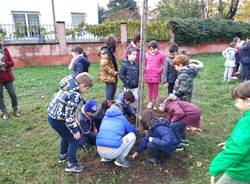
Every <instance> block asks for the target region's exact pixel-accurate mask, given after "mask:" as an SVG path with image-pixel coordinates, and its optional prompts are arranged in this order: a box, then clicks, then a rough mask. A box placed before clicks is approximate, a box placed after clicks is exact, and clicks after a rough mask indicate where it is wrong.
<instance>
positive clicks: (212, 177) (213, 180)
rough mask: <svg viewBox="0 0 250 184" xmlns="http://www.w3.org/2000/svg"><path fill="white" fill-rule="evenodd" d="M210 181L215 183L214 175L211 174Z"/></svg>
mask: <svg viewBox="0 0 250 184" xmlns="http://www.w3.org/2000/svg"><path fill="white" fill-rule="evenodd" d="M210 182H211V184H215V177H214V176H211V178H210Z"/></svg>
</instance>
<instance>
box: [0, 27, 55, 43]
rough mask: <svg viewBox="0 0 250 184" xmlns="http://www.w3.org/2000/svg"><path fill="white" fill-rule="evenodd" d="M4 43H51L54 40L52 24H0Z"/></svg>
mask: <svg viewBox="0 0 250 184" xmlns="http://www.w3.org/2000/svg"><path fill="white" fill-rule="evenodd" d="M0 32H2V33H3V34H4V35H5V39H4V41H5V43H11V44H12V43H13V44H18V43H40V44H42V43H53V42H56V34H55V30H54V25H28V26H27V25H24V24H0Z"/></svg>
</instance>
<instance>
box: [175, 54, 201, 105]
mask: <svg viewBox="0 0 250 184" xmlns="http://www.w3.org/2000/svg"><path fill="white" fill-rule="evenodd" d="M172 63H173V65H174V67H175V69H176V70H177V71H178V72H179V74H178V77H177V79H176V81H175V84H174V91H173V94H174V95H176V96H177V97H178V98H180V99H181V100H184V101H189V102H190V101H191V99H192V93H193V84H194V78H195V77H196V76H197V74H198V71H197V69H196V68H195V67H193V66H188V64H189V58H188V57H187V56H186V55H183V54H180V55H177V56H176V57H175V58H174V60H173V62H172Z"/></svg>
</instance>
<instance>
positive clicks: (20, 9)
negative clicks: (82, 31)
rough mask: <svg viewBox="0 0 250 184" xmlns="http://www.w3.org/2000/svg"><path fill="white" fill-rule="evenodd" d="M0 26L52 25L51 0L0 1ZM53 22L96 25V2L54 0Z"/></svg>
mask: <svg viewBox="0 0 250 184" xmlns="http://www.w3.org/2000/svg"><path fill="white" fill-rule="evenodd" d="M0 4H1V6H0V12H1V16H0V24H15V23H22V24H26V25H29V24H33V25H34V24H35V25H37V24H41V25H42V24H53V13H52V12H53V11H52V0H40V1H37V0H22V1H20V0H8V1H6V0H0ZM54 10H55V20H56V21H64V22H65V23H66V24H71V25H76V24H78V23H79V22H81V21H84V22H86V23H88V24H96V23H98V8H97V0H54Z"/></svg>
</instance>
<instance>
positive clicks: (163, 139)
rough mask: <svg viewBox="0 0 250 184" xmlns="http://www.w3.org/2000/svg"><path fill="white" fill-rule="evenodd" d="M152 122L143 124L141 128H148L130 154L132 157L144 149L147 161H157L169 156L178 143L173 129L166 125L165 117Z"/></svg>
mask: <svg viewBox="0 0 250 184" xmlns="http://www.w3.org/2000/svg"><path fill="white" fill-rule="evenodd" d="M151 122H152V124H143V125H142V126H143V129H144V130H145V129H146V130H149V131H148V133H147V134H146V136H145V137H144V138H143V139H142V141H141V142H140V144H139V145H138V146H137V148H136V149H135V152H134V154H133V155H132V156H131V157H132V158H133V159H134V158H135V157H137V155H138V154H140V153H142V152H143V151H144V150H145V149H148V151H149V157H148V161H149V162H150V163H159V162H161V161H162V159H164V158H166V157H168V156H170V154H171V153H173V152H174V151H175V149H176V148H177V147H178V145H179V144H180V142H179V140H178V139H177V138H176V136H175V134H174V132H173V130H172V129H171V128H169V127H168V121H167V119H165V118H158V119H154V120H152V121H151Z"/></svg>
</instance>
